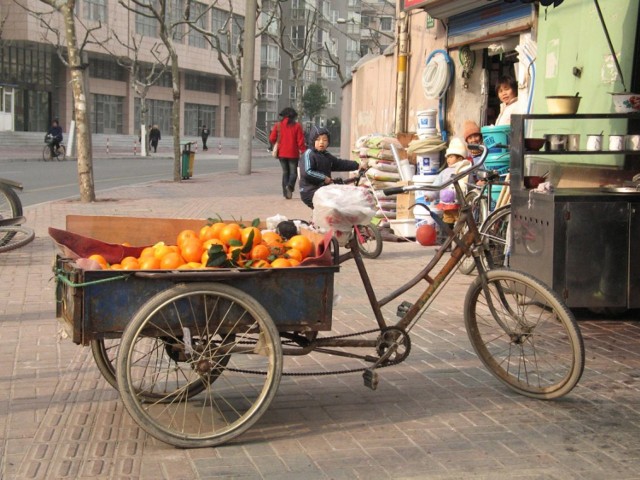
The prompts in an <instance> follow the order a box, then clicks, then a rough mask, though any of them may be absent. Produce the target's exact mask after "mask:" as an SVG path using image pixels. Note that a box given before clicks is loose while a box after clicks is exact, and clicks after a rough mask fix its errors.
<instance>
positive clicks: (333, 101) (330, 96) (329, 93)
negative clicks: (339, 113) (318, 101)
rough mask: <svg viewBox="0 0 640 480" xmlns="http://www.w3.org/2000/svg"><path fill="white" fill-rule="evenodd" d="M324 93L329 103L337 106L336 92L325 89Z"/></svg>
mask: <svg viewBox="0 0 640 480" xmlns="http://www.w3.org/2000/svg"><path fill="white" fill-rule="evenodd" d="M324 94H325V95H326V96H327V105H329V106H331V107H332V106H335V104H336V92H332V91H330V90H325V91H324Z"/></svg>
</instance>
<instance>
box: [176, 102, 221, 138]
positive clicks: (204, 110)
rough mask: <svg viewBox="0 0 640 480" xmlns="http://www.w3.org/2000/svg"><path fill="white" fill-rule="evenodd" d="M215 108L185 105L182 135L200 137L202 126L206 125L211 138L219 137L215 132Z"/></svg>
mask: <svg viewBox="0 0 640 480" xmlns="http://www.w3.org/2000/svg"><path fill="white" fill-rule="evenodd" d="M216 108H217V107H216V106H215V105H201V104H198V103H185V104H184V134H185V135H195V136H200V134H201V130H200V129H201V128H202V125H206V126H207V127H209V131H210V132H211V136H219V135H218V133H217V131H216Z"/></svg>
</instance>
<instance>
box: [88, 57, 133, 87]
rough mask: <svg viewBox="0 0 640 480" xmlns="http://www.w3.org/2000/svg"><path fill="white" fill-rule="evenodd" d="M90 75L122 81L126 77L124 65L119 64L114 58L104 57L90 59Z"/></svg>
mask: <svg viewBox="0 0 640 480" xmlns="http://www.w3.org/2000/svg"><path fill="white" fill-rule="evenodd" d="M89 76H90V77H93V78H104V79H106V80H117V81H120V82H123V81H125V79H126V76H125V70H124V67H121V66H120V65H118V63H117V62H116V61H114V60H110V59H103V58H92V59H90V60H89Z"/></svg>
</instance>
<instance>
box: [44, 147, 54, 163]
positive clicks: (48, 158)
mask: <svg viewBox="0 0 640 480" xmlns="http://www.w3.org/2000/svg"><path fill="white" fill-rule="evenodd" d="M42 160H44V161H45V162H50V161H51V160H53V157H52V156H51V148H50V147H49V145H45V146H44V148H43V149H42Z"/></svg>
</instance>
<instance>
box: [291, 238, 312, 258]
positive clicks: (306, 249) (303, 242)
mask: <svg viewBox="0 0 640 480" xmlns="http://www.w3.org/2000/svg"><path fill="white" fill-rule="evenodd" d="M286 245H287V247H291V248H295V249H296V250H299V251H300V253H301V254H302V258H307V257H308V256H309V255H311V251H312V250H313V243H311V240H309V239H308V238H307V237H305V236H304V235H294V236H293V237H291V238H290V239H289V240H288V241H287V243H286Z"/></svg>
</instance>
